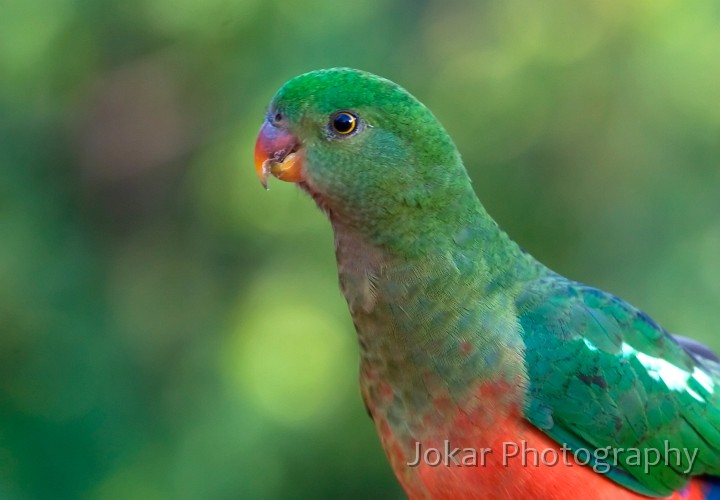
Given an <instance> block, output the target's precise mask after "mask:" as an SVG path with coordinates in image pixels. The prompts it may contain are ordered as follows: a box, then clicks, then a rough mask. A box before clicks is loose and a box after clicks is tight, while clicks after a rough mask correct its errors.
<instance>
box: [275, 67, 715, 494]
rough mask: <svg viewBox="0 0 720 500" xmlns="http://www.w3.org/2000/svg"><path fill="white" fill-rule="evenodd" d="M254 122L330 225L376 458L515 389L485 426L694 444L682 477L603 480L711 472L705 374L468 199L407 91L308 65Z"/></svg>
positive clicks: (709, 388)
mask: <svg viewBox="0 0 720 500" xmlns="http://www.w3.org/2000/svg"><path fill="white" fill-rule="evenodd" d="M340 110H347V111H350V112H352V113H353V114H355V115H356V116H357V118H358V123H359V125H358V129H357V130H356V131H355V132H354V133H352V134H350V135H348V136H340V135H338V134H337V133H334V132H333V130H332V127H331V125H330V124H329V121H330V120H331V118H332V116H333V114H334V113H336V112H338V111H340ZM268 116H271V117H276V118H277V119H276V121H277V124H276V126H277V127H279V128H281V129H282V130H286V131H288V132H289V133H292V134H293V135H295V136H296V137H297V139H298V141H299V143H300V144H301V145H302V150H303V153H304V169H305V171H304V175H305V177H304V180H303V181H302V182H301V184H300V185H301V187H302V188H303V189H305V190H306V191H308V192H309V193H310V194H311V195H312V196H313V198H314V199H315V200H316V202H317V203H318V205H319V206H320V207H321V208H322V209H323V210H325V211H326V212H327V214H328V216H329V218H330V221H331V223H332V225H333V229H334V233H335V243H336V251H337V259H338V272H339V278H340V286H341V289H342V291H343V293H344V295H345V297H346V298H347V301H348V305H349V307H350V311H351V314H352V317H353V321H354V323H355V326H356V329H357V332H358V336H359V340H360V346H361V363H362V367H361V383H362V387H363V394H364V397H365V399H366V402H367V404H368V407H369V408H370V410H371V412H372V414H373V417H374V418H375V419H376V422H382V423H383V424H382V425H381V424H380V423H378V428H379V429H380V430H381V435H382V433H383V432H384V427H383V426H384V425H385V424H387V428H388V429H389V432H390V435H391V436H393V438H392V440H390V438H385V437H384V438H383V442H384V444H385V445H386V448H388V447H390V445H389V444H388V443H389V442H390V441H392V442H394V441H395V440H397V441H398V442H401V443H402V442H406V441H412V440H423V439H430V438H433V437H437V436H435V435H434V434H433V433H434V432H441V431H440V429H443V426H442V423H443V421H444V420H443V419H448V418H449V416H450V415H451V412H455V413H457V412H461V413H463V412H464V413H468V412H469V408H471V407H473V405H475V404H476V403H477V401H476V399H474V396H473V394H475V392H473V391H474V390H475V389H477V388H478V387H482V386H484V385H486V384H491V385H492V384H495V385H497V386H498V387H500V386H503V384H509V385H510V386H511V387H514V388H515V389H516V390H517V391H516V392H513V391H510V392H509V394H508V395H507V397H506V398H504V399H507V401H505V400H504V399H503V400H497V401H487V402H485V404H486V405H487V411H486V413H487V416H488V422H485V423H483V425H488V426H492V421H493V420H496V421H500V420H502V419H503V418H507V416H508V415H510V414H511V411H510V410H509V408H510V407H511V406H512V403H513V402H516V403H518V404H520V405H521V407H522V409H523V414H524V417H525V418H526V419H527V420H528V421H529V422H531V423H532V424H534V425H535V426H537V427H538V428H539V429H541V430H542V431H543V432H545V433H546V434H547V435H548V436H550V437H551V438H553V439H554V440H556V441H557V442H558V443H567V444H568V445H569V446H570V447H573V448H575V449H577V448H589V449H593V450H595V449H601V448H604V447H608V446H610V447H615V448H641V449H645V448H657V449H659V450H662V449H664V444H665V443H666V442H667V443H669V445H670V446H671V447H675V448H683V447H684V448H689V449H695V448H696V449H697V450H698V455H697V460H695V461H694V462H693V463H692V467H691V464H690V463H689V462H688V461H687V460H686V461H684V462H682V463H679V464H670V463H669V462H668V463H667V464H666V465H659V466H655V467H651V468H650V469H649V473H645V472H644V464H633V463H629V462H628V461H627V460H626V459H621V460H620V462H619V463H618V464H617V465H616V466H613V467H612V469H611V471H610V472H609V477H610V478H611V479H613V480H614V481H616V482H617V483H619V484H621V485H623V486H624V487H626V488H630V489H632V490H635V491H638V492H640V493H643V494H646V495H653V496H664V495H668V494H670V493H672V492H673V491H675V490H678V489H679V488H682V487H683V486H684V485H685V484H686V483H687V481H688V479H689V477H690V476H693V475H698V474H711V475H718V474H720V396H719V393H718V389H719V388H718V384H720V369H719V368H718V365H717V364H716V362H715V361H713V360H711V359H709V358H710V357H709V356H701V355H699V354H697V353H696V354H693V353H691V352H689V351H687V350H685V349H684V348H683V347H682V346H681V345H679V344H678V343H677V342H676V341H675V339H674V338H672V337H671V336H670V335H669V334H668V333H667V332H665V331H664V330H663V329H662V328H661V327H659V326H658V325H657V324H655V322H653V320H651V319H650V318H649V317H648V316H647V315H645V314H644V313H642V312H640V311H639V310H637V309H635V308H633V307H632V306H631V305H629V304H627V303H626V302H624V301H622V300H621V299H619V298H617V297H614V296H612V295H609V294H607V293H604V292H602V291H600V290H596V289H594V288H590V287H587V286H585V285H581V284H578V283H575V282H572V281H569V280H567V279H566V278H563V277H562V276H560V275H558V274H556V273H554V272H552V271H550V270H548V269H547V268H546V267H544V266H543V265H542V264H540V263H538V262H537V261H536V260H535V259H533V258H532V257H531V256H530V255H528V254H527V253H525V252H524V251H522V250H521V249H520V248H519V247H518V246H517V245H516V244H515V243H514V242H513V241H512V240H510V239H509V238H508V236H507V235H506V234H505V233H504V232H503V231H501V230H500V229H499V228H498V226H497V224H496V223H495V222H494V221H493V220H492V218H491V217H490V216H489V215H488V214H487V213H486V211H485V210H484V208H483V207H482V205H481V204H480V202H479V201H478V199H477V197H476V196H475V194H474V192H473V190H472V187H471V184H470V180H469V178H468V176H467V173H466V171H465V168H464V166H463V164H462V161H461V158H460V155H459V154H458V152H457V150H456V148H455V146H454V145H453V143H452V141H451V139H450V138H449V137H448V135H447V133H446V132H445V130H444V129H443V128H442V126H441V125H440V124H439V122H438V121H437V120H436V118H435V117H434V116H433V115H432V113H431V112H430V111H429V110H428V109H427V108H426V107H425V106H423V105H422V104H421V103H420V102H418V101H417V100H416V99H415V98H414V97H412V96H411V95H410V94H409V93H407V92H406V91H405V90H403V89H402V88H400V87H399V86H397V85H396V84H394V83H392V82H390V81H388V80H384V79H382V78H379V77H376V76H374V75H370V74H367V73H363V72H360V71H356V70H350V69H332V70H323V71H318V72H312V73H308V74H306V75H302V76H300V77H297V78H296V79H293V80H291V81H290V82H288V83H287V84H286V85H285V86H284V87H283V88H282V89H281V90H280V91H279V92H278V94H277V95H276V96H275V98H274V99H273V101H272V103H271V106H270V109H269V111H268ZM388 394H390V395H391V396H387V395H388ZM445 400H449V401H451V402H452V404H451V405H450V406H451V408H452V409H451V410H447V409H445V407H444V406H443V407H442V408H441V406H440V403H438V401H445ZM428 422H431V423H432V422H434V424H432V425H431V424H428ZM478 425H479V426H480V424H478ZM389 454H390V453H389ZM393 466H394V467H395V468H396V473H398V476H399V477H404V476H403V474H405V473H406V471H399V472H398V466H397V465H396V464H395V463H394V464H393ZM688 469H691V470H689V471H688ZM401 480H402V479H401ZM407 481H408V484H411V483H412V480H411V479H408V480H407Z"/></svg>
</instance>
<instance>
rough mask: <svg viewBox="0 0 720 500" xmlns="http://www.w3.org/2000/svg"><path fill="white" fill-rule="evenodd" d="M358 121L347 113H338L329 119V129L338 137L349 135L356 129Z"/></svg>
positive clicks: (351, 114)
mask: <svg viewBox="0 0 720 500" xmlns="http://www.w3.org/2000/svg"><path fill="white" fill-rule="evenodd" d="M358 122H359V119H358V117H357V116H355V115H354V114H353V113H350V112H349V111H338V112H337V113H335V114H334V115H333V116H332V118H331V119H330V128H332V130H333V132H335V133H336V134H339V135H350V134H352V133H353V132H355V131H357V129H358Z"/></svg>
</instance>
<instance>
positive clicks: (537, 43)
mask: <svg viewBox="0 0 720 500" xmlns="http://www.w3.org/2000/svg"><path fill="white" fill-rule="evenodd" d="M339 65H343V66H353V67H358V68H362V69H366V70H369V71H372V72H375V73H379V74H382V75H384V76H386V77H388V78H391V79H393V80H395V81H397V82H399V83H401V84H402V85H403V86H405V87H406V88H408V89H409V90H410V91H411V92H413V93H414V94H415V95H417V96H418V97H419V98H420V99H421V100H422V101H423V102H425V103H426V104H427V105H428V106H430V107H431V109H433V110H434V112H435V113H436V115H437V116H438V117H439V118H440V120H441V121H442V122H443V123H444V124H445V126H446V127H447V129H448V130H449V132H450V133H451V135H452V136H453V137H454V138H455V140H456V142H457V144H458V146H459V148H460V150H461V151H462V153H463V156H464V158H465V161H466V164H467V167H468V169H469V170H470V174H471V176H472V178H473V180H474V185H475V188H476V190H477V192H478V193H479V195H480V196H481V199H482V200H483V201H484V203H485V205H486V207H487V208H488V210H489V211H490V212H491V213H492V214H494V216H495V217H496V218H497V220H498V221H499V223H500V224H501V225H502V226H503V227H504V228H505V229H506V230H508V231H509V232H510V234H511V235H513V237H514V238H515V239H516V240H517V241H518V242H519V243H520V244H521V245H522V246H523V247H525V248H526V249H528V250H529V251H530V252H531V253H533V254H534V255H535V256H536V257H538V258H540V259H541V260H542V261H544V262H545V263H546V264H548V265H550V266H551V267H553V268H554V269H556V270H557V271H560V272H561V273H563V274H566V275H569V276H570V277H573V278H575V279H578V280H582V281H585V282H588V283H591V284H594V285H597V286H600V287H603V288H605V289H607V290H609V291H612V292H614V293H616V294H618V295H620V296H622V297H625V298H627V299H629V300H630V301H631V302H633V303H634V304H636V305H637V306H639V307H642V308H643V309H645V310H646V311H647V312H648V313H650V314H651V315H653V316H654V317H655V318H656V319H657V320H658V321H660V322H661V323H662V324H664V325H665V326H666V327H667V328H668V329H670V330H672V331H675V332H681V333H683V334H685V335H689V336H694V337H696V338H698V339H701V340H703V341H705V342H707V343H709V344H710V345H711V346H713V347H714V348H716V349H718V348H720V337H719V336H718V328H719V327H718V324H719V322H718V310H719V306H720V4H718V2H717V1H716V0H632V1H627V0H579V1H578V0H548V1H543V2H537V1H535V0H508V1H505V2H491V1H474V0H466V1H461V0H450V1H447V0H445V1H440V0H435V1H431V0H426V1H410V0H404V1H397V2H383V1H380V0H371V1H366V2H322V1H319V0H315V1H302V2H289V1H280V0H125V1H89V0H24V1H22V2H20V1H16V2H12V1H10V0H2V1H1V2H0V498H2V499H35V498H37V499H45V498H47V499H65V498H69V499H74V498H80V499H166V498H170V499H175V498H178V499H226V498H227V499H232V498H340V497H343V498H363V497H364V498H402V497H403V495H402V492H401V491H400V490H399V488H398V486H397V485H396V484H395V480H394V478H393V477H392V474H391V472H390V470H389V467H388V466H387V464H386V461H385V458H384V456H383V454H382V451H381V449H380V446H379V444H378V440H377V438H376V436H375V431H374V428H373V426H372V424H371V422H370V420H369V419H368V418H367V416H366V414H365V411H364V409H363V406H362V403H361V399H360V395H359V390H358V388H357V380H356V379H357V364H358V355H357V347H356V340H355V335H354V332H353V329H352V324H351V322H350V320H349V316H348V314H347V312H346V308H345V304H344V301H343V299H342V297H341V295H340V293H339V291H338V289H337V285H336V274H335V264H334V256H333V251H332V238H331V233H330V228H329V225H328V224H327V222H326V221H325V220H324V218H323V217H322V215H321V214H320V213H319V212H318V211H317V210H316V209H315V207H314V206H313V204H312V202H311V201H310V200H309V199H308V198H306V196H304V195H302V194H301V193H299V192H298V191H297V190H296V189H295V187H294V186H291V185H288V184H284V183H281V182H272V181H273V180H271V186H270V188H271V189H270V191H269V192H265V191H264V190H263V189H262V188H261V186H260V184H259V182H258V181H257V179H256V178H255V173H254V170H253V165H252V147H253V143H254V140H255V135H256V132H257V130H258V128H259V126H260V124H261V121H262V119H263V113H264V107H265V105H266V103H267V102H268V101H269V100H270V98H271V96H272V94H273V93H274V92H275V90H276V89H277V88H278V87H279V86H280V85H281V84H282V83H283V82H284V81H286V80H287V79H289V78H291V77H293V76H295V75H296V74H299V73H301V72H305V71H308V70H312V69H317V68H321V67H329V66H339Z"/></svg>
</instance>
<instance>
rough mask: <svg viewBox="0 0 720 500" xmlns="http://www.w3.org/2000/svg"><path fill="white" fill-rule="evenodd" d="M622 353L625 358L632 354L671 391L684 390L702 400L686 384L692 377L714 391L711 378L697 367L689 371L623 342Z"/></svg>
mask: <svg viewBox="0 0 720 500" xmlns="http://www.w3.org/2000/svg"><path fill="white" fill-rule="evenodd" d="M622 354H623V357H625V358H629V357H631V356H634V357H635V358H636V359H637V360H638V361H640V363H641V364H642V365H643V366H644V367H645V369H646V370H647V371H648V375H650V376H651V377H652V378H653V379H655V380H657V381H662V382H663V383H664V384H665V385H666V386H667V388H668V389H670V390H672V391H685V392H687V393H688V394H690V395H691V396H692V397H694V398H695V399H697V400H698V401H701V402H704V401H705V399H704V398H703V397H702V396H701V395H700V394H698V393H697V392H696V391H694V390H693V389H691V388H690V387H689V386H688V381H689V380H690V379H694V380H695V381H696V382H697V383H698V384H700V386H701V387H702V388H703V389H705V390H706V391H707V392H708V393H709V394H712V393H713V391H714V388H715V384H714V383H713V381H712V379H711V378H710V377H709V376H708V374H707V373H705V372H703V371H702V370H700V369H699V368H698V367H695V369H694V370H693V372H692V373H690V372H689V371H687V370H683V369H682V368H678V367H677V366H675V365H674V364H672V363H670V362H669V361H667V360H664V359H662V358H656V357H654V356H650V355H648V354H645V353H644V352H640V351H638V350H637V349H635V348H634V347H633V346H631V345H630V344H626V343H625V342H623V344H622Z"/></svg>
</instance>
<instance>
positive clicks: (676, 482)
mask: <svg viewBox="0 0 720 500" xmlns="http://www.w3.org/2000/svg"><path fill="white" fill-rule="evenodd" d="M517 307H518V311H519V314H520V323H521V325H522V328H523V337H524V342H525V348H526V363H527V371H528V377H529V387H528V399H527V404H526V408H525V416H526V418H527V419H528V420H529V421H530V422H532V423H533V424H534V425H536V426H537V427H539V428H540V429H542V430H543V431H544V432H545V433H547V434H548V435H549V436H550V437H552V438H553V439H554V440H556V441H557V442H559V443H564V444H566V445H567V446H568V447H570V448H572V449H574V450H579V449H580V448H582V449H584V450H589V451H593V453H594V455H593V456H598V457H600V458H599V459H597V460H595V461H593V462H591V464H593V463H595V465H596V466H597V467H598V468H597V469H596V470H601V471H603V470H608V472H607V474H608V476H609V477H610V478H611V479H613V480H615V481H616V482H618V483H620V484H622V485H623V486H625V487H627V488H630V489H632V490H635V491H637V492H639V493H642V494H645V495H650V496H666V495H669V494H671V493H672V492H673V491H676V490H678V489H680V488H682V487H683V486H684V485H685V484H686V483H687V481H688V479H689V478H690V476H694V475H698V474H710V475H718V474H720V366H719V365H718V364H717V363H715V362H714V361H713V360H711V359H709V358H704V357H700V356H698V355H693V354H691V353H689V352H687V351H685V350H684V349H683V348H682V347H681V346H680V345H679V344H678V343H677V342H676V341H675V339H673V338H672V337H671V336H670V335H669V334H668V333H667V332H666V331H665V330H664V329H663V328H661V327H660V326H658V325H657V324H656V323H655V322H654V321H653V320H652V319H651V318H649V317H648V316H647V315H646V314H645V313H643V312H642V311H639V310H638V309H636V308H634V307H632V306H631V305H629V304H628V303H626V302H625V301H623V300H621V299H619V298H617V297H615V296H613V295H610V294H607V293H605V292H602V291H600V290H597V289H594V288H590V287H586V286H583V285H580V284H578V283H574V282H571V281H568V280H565V279H564V278H561V277H559V276H557V275H555V276H551V277H546V278H543V279H541V280H538V281H536V282H534V283H533V284H532V285H531V286H530V287H528V288H527V289H526V290H525V291H524V292H523V293H522V294H521V295H520V296H519V297H518V299H517ZM607 447H611V448H612V449H609V450H608V452H610V456H609V457H607V458H606V459H604V460H603V459H602V458H603V456H604V455H605V451H603V450H601V449H603V448H606V449H607ZM620 448H622V449H624V450H627V449H628V448H631V449H633V450H635V449H637V450H641V451H642V457H638V455H639V454H640V453H638V452H635V451H632V452H631V451H627V452H626V451H624V450H622V451H620V452H618V453H616V454H615V452H614V451H613V449H614V450H619V449H620ZM652 449H655V450H658V452H659V460H660V463H659V464H657V465H652V463H651V462H653V461H655V456H654V452H652ZM674 449H677V450H679V453H676V452H674V451H673V450H674ZM695 449H697V450H698V451H697V455H696V458H695V459H694V461H692V463H691V460H689V459H688V456H687V455H686V454H685V453H684V452H683V450H689V453H690V456H692V454H693V452H694V450H695ZM645 450H648V451H647V455H645V453H646V451H645ZM576 456H578V457H580V455H579V454H576ZM615 457H616V458H615ZM583 458H584V456H583ZM639 458H640V461H638V459H639ZM646 458H647V459H648V460H646ZM615 462H617V463H615Z"/></svg>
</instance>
